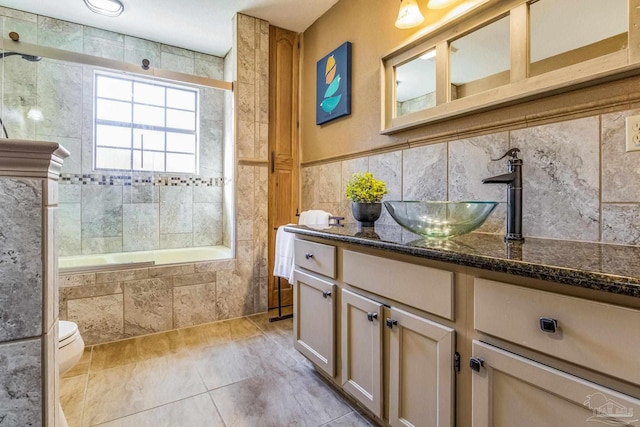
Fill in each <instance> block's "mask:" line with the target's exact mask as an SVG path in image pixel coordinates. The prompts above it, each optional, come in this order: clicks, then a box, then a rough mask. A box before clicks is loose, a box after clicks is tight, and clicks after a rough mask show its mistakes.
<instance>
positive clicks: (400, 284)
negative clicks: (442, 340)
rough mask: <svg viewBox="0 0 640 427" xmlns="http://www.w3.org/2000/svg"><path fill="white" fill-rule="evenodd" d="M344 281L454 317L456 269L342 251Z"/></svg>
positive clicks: (416, 306) (413, 305) (428, 310)
mask: <svg viewBox="0 0 640 427" xmlns="http://www.w3.org/2000/svg"><path fill="white" fill-rule="evenodd" d="M342 270H343V276H344V282H345V283H348V284H350V285H351V286H355V287H356V288H360V289H364V290H366V291H369V292H372V293H374V294H378V295H381V296H383V297H386V298H389V299H392V300H394V301H397V302H400V303H402V304H406V305H408V306H410V307H414V308H417V309H420V310H423V311H426V312H428V313H432V314H435V315H437V316H441V317H444V318H445V319H450V320H453V273H452V272H450V271H445V270H439V269H437V268H431V267H425V266H422V265H416V264H411V263H408V262H403V261H396V260H393V259H387V258H381V257H377V256H373V255H367V254H362V253H359V252H352V251H344V252H343V265H342Z"/></svg>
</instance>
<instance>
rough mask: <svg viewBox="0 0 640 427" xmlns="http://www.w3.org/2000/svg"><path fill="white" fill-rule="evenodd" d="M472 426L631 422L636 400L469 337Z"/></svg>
mask: <svg viewBox="0 0 640 427" xmlns="http://www.w3.org/2000/svg"><path fill="white" fill-rule="evenodd" d="M473 357H474V358H476V359H481V360H482V367H480V369H479V372H474V373H473V380H472V393H473V395H472V411H473V427H512V426H518V427H556V426H588V425H620V426H627V425H629V426H631V425H636V424H635V423H637V422H638V420H639V418H640V417H639V415H640V400H638V399H635V398H633V397H631V396H627V395H625V394H622V393H619V392H617V391H614V390H611V389H609V388H606V387H603V386H600V385H598V384H595V383H592V382H590V381H586V380H583V379H582V378H578V377H575V376H573V375H569V374H567V373H565V372H562V371H559V370H556V369H553V368H551V367H549V366H546V365H542V364H540V363H537V362H535V361H533V360H530V359H527V358H524V357H521V356H518V355H516V354H513V353H510V352H508V351H504V350H501V349H499V348H497V347H494V346H491V345H488V344H485V343H482V342H479V341H473Z"/></svg>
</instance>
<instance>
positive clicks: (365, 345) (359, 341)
mask: <svg viewBox="0 0 640 427" xmlns="http://www.w3.org/2000/svg"><path fill="white" fill-rule="evenodd" d="M341 296H342V303H341V304H342V319H341V323H342V331H341V343H342V349H341V353H342V354H341V355H342V388H343V389H344V390H345V391H346V392H348V393H349V394H351V395H352V396H353V397H355V398H356V399H358V400H359V401H360V402H361V403H362V404H363V405H364V406H366V407H367V408H368V409H369V410H370V411H371V412H373V413H374V414H375V415H377V416H378V417H381V418H382V315H383V313H382V311H383V306H382V304H380V303H379V302H377V301H373V300H371V299H369V298H365V297H362V296H360V295H357V294H354V293H353V292H349V291H348V290H346V289H343V290H342V294H341Z"/></svg>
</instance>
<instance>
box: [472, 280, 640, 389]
mask: <svg viewBox="0 0 640 427" xmlns="http://www.w3.org/2000/svg"><path fill="white" fill-rule="evenodd" d="M541 318H546V319H553V320H555V321H556V322H557V326H556V327H555V330H556V332H545V331H543V330H542V326H541V320H540V319H541ZM548 323H552V322H548ZM548 326H549V327H550V328H551V329H553V326H552V325H548ZM474 327H475V329H477V330H479V331H482V332H486V333H487V334H490V335H494V336H496V337H499V338H502V339H505V340H508V341H511V342H514V343H516V344H520V345H522V346H525V347H529V348H531V349H534V350H537V351H540V352H542V353H546V354H549V355H551V356H555V357H558V358H560V359H564V360H567V361H569V362H573V363H576V364H577V365H580V366H584V367H587V368H589V369H593V370H595V371H599V372H603V373H605V374H608V375H612V376H614V377H618V378H621V379H624V380H626V381H630V382H632V383H640V363H638V354H640V311H638V310H634V309H630V308H626V307H621V306H617V305H612V304H606V303H601V302H595V301H590V300H586V299H581V298H575V297H569V296H565V295H559V294H554V293H551V292H545V291H539V290H535V289H528V288H524V287H521V286H515V285H510V284H506V283H500V282H495V281H492V280H486V279H476V280H475V291H474Z"/></svg>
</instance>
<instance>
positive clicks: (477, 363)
mask: <svg viewBox="0 0 640 427" xmlns="http://www.w3.org/2000/svg"><path fill="white" fill-rule="evenodd" d="M483 366H484V360H482V359H480V358H479V357H472V358H471V359H469V367H470V368H471V370H473V371H476V372H480V368H482V367H483Z"/></svg>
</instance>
